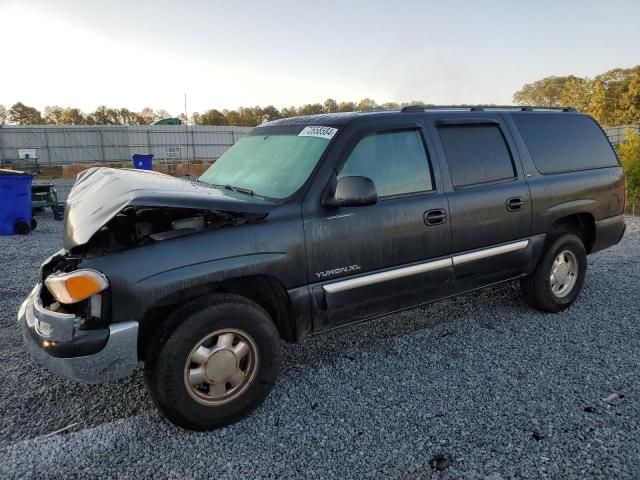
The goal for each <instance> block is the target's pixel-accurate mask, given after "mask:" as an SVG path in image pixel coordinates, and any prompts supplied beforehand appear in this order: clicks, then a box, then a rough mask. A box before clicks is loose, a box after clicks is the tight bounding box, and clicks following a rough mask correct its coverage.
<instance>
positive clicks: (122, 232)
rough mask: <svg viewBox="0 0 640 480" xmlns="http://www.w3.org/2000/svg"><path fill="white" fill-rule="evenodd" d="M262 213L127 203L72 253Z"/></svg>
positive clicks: (111, 248)
mask: <svg viewBox="0 0 640 480" xmlns="http://www.w3.org/2000/svg"><path fill="white" fill-rule="evenodd" d="M264 216H265V215H256V214H237V213H227V212H220V211H208V210H196V209H192V208H171V207H138V206H130V207H126V208H124V209H123V210H122V211H121V212H120V213H118V214H117V215H116V216H115V217H113V218H112V219H111V220H110V221H109V222H107V224H106V225H104V226H103V227H102V228H100V229H99V230H98V231H97V232H96V233H95V234H94V235H93V237H92V238H91V240H90V241H89V242H88V243H87V244H86V245H82V246H79V247H76V248H74V249H73V250H72V253H75V254H78V253H84V254H91V255H102V254H106V253H112V252H117V251H121V250H127V249H130V248H134V247H138V246H144V245H148V244H150V243H155V242H161V241H163V240H169V239H172V238H176V237H182V236H184V235H191V234H193V233H197V232H201V231H204V230H218V229H220V228H224V227H229V226H237V225H242V224H244V223H251V222H255V221H258V220H260V219H262V218H264Z"/></svg>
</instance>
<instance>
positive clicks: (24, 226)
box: [13, 220, 31, 235]
mask: <svg viewBox="0 0 640 480" xmlns="http://www.w3.org/2000/svg"><path fill="white" fill-rule="evenodd" d="M13 229H14V231H15V232H16V234H18V235H29V234H30V233H31V225H29V224H28V223H27V222H25V221H24V220H18V221H17V222H16V223H15V225H14V226H13Z"/></svg>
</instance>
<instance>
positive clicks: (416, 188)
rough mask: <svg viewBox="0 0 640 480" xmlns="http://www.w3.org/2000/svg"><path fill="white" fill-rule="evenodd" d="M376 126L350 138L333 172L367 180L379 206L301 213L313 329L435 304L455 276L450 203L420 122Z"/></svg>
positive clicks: (315, 207) (310, 208) (313, 209)
mask: <svg viewBox="0 0 640 480" xmlns="http://www.w3.org/2000/svg"><path fill="white" fill-rule="evenodd" d="M375 123H376V125H375V127H373V126H372V127H368V128H363V129H361V130H359V131H358V132H357V133H354V134H353V137H352V139H351V140H350V141H349V143H348V144H347V145H345V148H344V150H343V151H342V153H341V154H339V156H338V161H337V162H336V166H335V171H336V173H337V177H338V178H340V177H342V176H354V175H355V176H366V177H369V178H371V179H372V180H373V182H374V184H375V185H376V189H377V191H378V202H377V203H376V204H374V205H369V206H360V207H341V208H337V209H336V208H323V207H322V206H319V205H318V204H317V203H316V202H315V200H312V202H313V203H312V204H310V205H307V206H306V208H305V213H304V226H305V238H306V246H307V262H308V268H309V283H310V284H311V290H312V295H313V299H314V305H313V306H314V310H315V314H314V330H316V331H318V330H323V329H326V328H330V327H333V326H336V325H339V324H342V323H346V322H350V321H355V320H359V319H362V318H366V317H371V316H375V315H380V314H384V313H387V312H391V311H394V310H398V309H402V308H407V307H410V306H413V305H418V304H420V303H424V302H426V301H429V300H432V299H433V298H435V297H437V296H440V295H442V294H443V293H444V292H446V290H447V287H448V285H449V280H450V278H451V275H452V268H451V259H450V258H449V257H448V254H449V249H450V226H449V220H448V216H449V212H448V206H447V199H446V195H445V193H444V192H443V190H442V184H441V183H439V181H438V180H437V175H436V174H435V173H434V170H433V168H432V166H431V163H430V160H429V156H428V153H427V152H428V151H427V148H426V144H425V141H424V138H423V134H422V129H421V127H420V125H418V124H416V123H410V124H407V123H406V121H405V122H404V123H402V124H393V125H386V126H385V125H380V123H381V122H379V121H377V122H375Z"/></svg>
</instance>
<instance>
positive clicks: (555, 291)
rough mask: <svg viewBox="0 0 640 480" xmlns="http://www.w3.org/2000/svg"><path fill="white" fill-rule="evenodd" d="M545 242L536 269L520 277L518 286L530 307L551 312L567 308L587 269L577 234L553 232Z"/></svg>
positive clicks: (579, 287)
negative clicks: (543, 251) (546, 244)
mask: <svg viewBox="0 0 640 480" xmlns="http://www.w3.org/2000/svg"><path fill="white" fill-rule="evenodd" d="M548 245H549V246H548V247H547V248H546V250H545V253H544V255H543V256H542V258H541V259H540V261H539V262H538V266H537V267H536V269H535V270H534V271H533V273H532V274H531V275H529V276H528V277H525V278H523V279H522V280H521V281H520V286H521V287H522V293H523V295H524V298H525V299H526V300H527V302H529V304H530V305H531V306H532V307H534V308H537V309H538V310H543V311H545V312H554V313H555V312H560V311H562V310H564V309H566V308H568V307H569V306H570V305H571V304H572V303H573V302H575V300H576V298H577V297H578V295H579V294H580V291H581V290H582V285H583V284H584V278H585V275H586V273H587V253H586V251H585V248H584V245H583V244H582V241H581V240H580V238H578V237H577V236H576V235H573V234H571V233H563V232H558V233H555V234H553V235H552V236H551V237H550V238H549V241H548ZM562 263H564V264H565V265H564V266H561V265H560V264H562ZM571 265H574V266H575V270H573V268H572V266H571ZM554 267H555V268H556V275H555V276H554V277H553V280H552V273H553V269H554ZM572 271H573V272H574V273H573V274H571V272H572ZM565 273H567V274H565Z"/></svg>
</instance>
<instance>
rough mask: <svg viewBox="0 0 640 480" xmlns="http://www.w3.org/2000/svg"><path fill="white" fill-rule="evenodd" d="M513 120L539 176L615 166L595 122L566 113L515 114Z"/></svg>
mask: <svg viewBox="0 0 640 480" xmlns="http://www.w3.org/2000/svg"><path fill="white" fill-rule="evenodd" d="M513 120H514V121H515V122H516V126H517V127H518V130H520V133H522V137H523V138H524V142H525V143H526V144H527V148H528V149H529V152H530V153H531V156H532V157H533V162H534V163H535V164H536V167H537V169H538V171H539V172H540V173H544V174H550V173H562V172H574V171H576V170H588V169H591V168H603V167H615V166H618V161H617V159H616V156H615V154H614V153H613V149H612V148H611V144H610V143H609V141H608V140H607V138H606V137H605V135H604V133H602V130H600V128H599V127H598V125H597V124H596V122H594V121H593V120H592V119H591V118H589V117H586V116H584V115H574V114H569V113H518V114H514V115H513Z"/></svg>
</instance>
